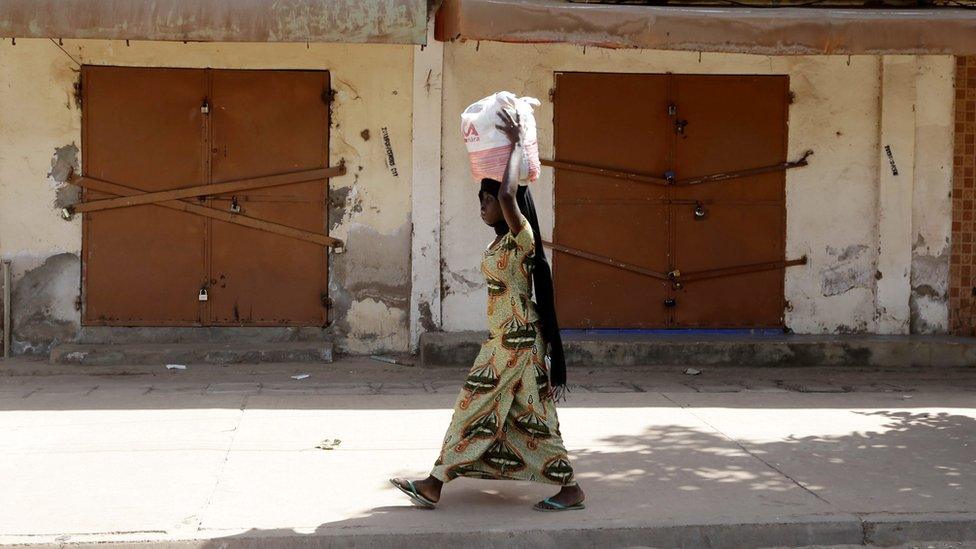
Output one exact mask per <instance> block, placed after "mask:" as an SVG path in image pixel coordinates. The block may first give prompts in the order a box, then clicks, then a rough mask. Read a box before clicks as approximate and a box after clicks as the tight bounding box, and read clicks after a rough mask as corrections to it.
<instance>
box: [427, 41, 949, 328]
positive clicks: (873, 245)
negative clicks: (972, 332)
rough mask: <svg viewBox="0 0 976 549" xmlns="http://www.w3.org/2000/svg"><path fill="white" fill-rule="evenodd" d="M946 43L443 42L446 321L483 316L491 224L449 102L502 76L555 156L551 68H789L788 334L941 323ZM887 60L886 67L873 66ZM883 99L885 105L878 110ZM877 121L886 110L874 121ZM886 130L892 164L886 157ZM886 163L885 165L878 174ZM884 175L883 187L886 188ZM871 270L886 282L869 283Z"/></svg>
mask: <svg viewBox="0 0 976 549" xmlns="http://www.w3.org/2000/svg"><path fill="white" fill-rule="evenodd" d="M953 70H954V69H953V60H952V58H951V57H947V56H941V57H914V56H910V57H905V58H898V59H887V58H883V57H878V56H853V57H847V56H793V57H766V56H756V55H737V54H719V53H704V54H701V55H699V54H698V53H681V52H657V51H639V50H606V49H597V48H590V49H587V50H583V49H581V48H579V47H574V46H568V45H512V44H500V43H481V44H476V43H460V42H459V43H450V44H447V45H446V47H445V53H444V82H443V95H444V110H443V135H442V142H443V151H444V153H443V178H442V203H443V210H442V212H441V242H442V246H441V249H442V252H441V253H442V262H443V265H444V268H443V271H442V288H443V295H442V300H443V301H442V313H443V328H444V330H447V331H454V330H476V329H483V328H484V322H485V320H484V310H483V309H484V307H483V302H484V299H485V296H484V293H485V290H484V285H483V281H482V277H481V274H480V272H479V269H478V262H479V259H480V253H481V252H480V250H482V249H483V246H484V244H485V242H486V241H487V240H490V238H491V234H490V232H489V231H488V230H486V229H485V227H483V226H482V224H481V223H480V221H478V217H477V208H478V206H477V203H476V200H475V198H474V188H475V185H474V183H473V182H472V181H471V178H470V172H469V169H468V166H467V160H466V157H465V152H464V146H463V143H462V141H461V139H460V137H459V129H458V126H459V113H460V112H461V111H462V110H463V109H464V108H465V107H466V106H467V105H468V104H470V103H471V102H473V101H475V100H477V99H480V98H481V97H484V96H486V95H488V94H490V93H492V92H494V91H498V90H502V89H507V90H511V91H514V92H516V93H518V94H520V95H528V96H535V97H538V98H540V99H541V100H542V106H541V107H540V108H539V109H538V111H537V112H536V119H537V123H538V126H539V141H540V151H541V155H542V156H543V157H548V158H551V157H552V156H553V142H552V139H553V126H552V120H553V110H552V103H551V101H549V99H548V94H549V90H550V89H551V88H552V87H553V85H554V73H555V72H557V71H593V72H629V73H664V72H675V73H701V74H787V75H789V76H790V87H791V90H792V91H793V92H794V94H795V101H794V102H793V104H792V105H791V106H790V113H789V119H790V126H789V157H790V158H791V159H794V158H797V157H799V156H800V155H801V154H802V152H803V151H804V150H806V149H813V150H815V151H816V154H815V156H813V157H812V158H811V161H810V166H808V167H806V168H803V169H798V170H791V171H789V172H787V178H786V195H787V257H788V258H795V257H799V256H801V255H804V254H805V255H807V256H808V258H809V264H808V265H806V266H801V267H793V268H790V269H787V271H786V286H785V288H786V298H787V300H788V303H789V306H788V310H787V313H786V323H787V325H788V326H789V327H790V328H792V329H793V330H795V331H796V332H798V333H847V332H880V333H908V332H909V330H914V331H916V332H942V331H945V329H946V323H947V320H946V319H947V308H946V297H947V295H946V294H947V287H946V280H947V277H948V254H947V249H948V248H947V246H948V238H947V237H948V229H949V189H950V187H951V166H952V163H951V161H952V158H951V140H952V127H953V126H952V122H953V120H952V111H951V107H952V80H953V78H952V77H953ZM886 71H887V76H886ZM883 112H884V113H885V116H882V114H883ZM883 122H884V124H883ZM885 144H893V146H892V148H893V155H894V158H895V161H896V163H897V166H898V169H899V173H898V175H897V176H895V175H893V174H892V173H891V171H890V166H889V163H888V158H887V154H886V152H885V150H884V145H885ZM885 174H887V175H885ZM883 184H884V186H883ZM535 185H536V186H537V190H536V192H535V196H536V199H537V202H538V204H537V205H538V207H539V210H540V223H541V225H542V231H543V233H544V236H545V237H547V238H548V237H550V236H551V228H552V223H553V218H552V217H553V216H552V212H553V182H552V171H551V170H550V169H543V175H542V177H541V178H540V180H539V181H538V182H536V183H535ZM879 280H884V281H885V284H888V282H889V281H891V284H889V285H888V286H885V285H884V284H883V285H882V286H881V287H880V288H879Z"/></svg>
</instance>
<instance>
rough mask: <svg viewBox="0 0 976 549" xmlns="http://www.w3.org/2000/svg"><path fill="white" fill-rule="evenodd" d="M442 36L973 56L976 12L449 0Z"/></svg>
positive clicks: (440, 22)
mask: <svg viewBox="0 0 976 549" xmlns="http://www.w3.org/2000/svg"><path fill="white" fill-rule="evenodd" d="M436 36H437V39H438V40H455V39H460V40H494V41H500V42H523V43H539V42H562V43H570V44H577V45H591V46H602V47H608V48H646V49H658V50H685V51H711V52H737V53H754V54H764V55H800V54H955V55H971V54H976V10H971V9H962V8H951V9H950V8H937V9H841V8H745V7H734V6H733V7H713V6H709V7H704V6H703V7H691V6H688V7H686V6H641V5H633V4H629V5H628V4H592V3H573V2H567V1H564V0H445V1H444V3H443V5H442V6H441V9H440V11H439V12H438V14H437V26H436Z"/></svg>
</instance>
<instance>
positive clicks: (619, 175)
mask: <svg viewBox="0 0 976 549" xmlns="http://www.w3.org/2000/svg"><path fill="white" fill-rule="evenodd" d="M812 155H813V151H812V150H807V151H805V152H804V153H803V156H802V157H800V159H799V160H794V161H792V162H780V163H779V164H773V165H771V166H762V167H759V168H749V169H746V170H733V171H728V172H721V173H716V174H712V175H703V176H701V177H691V178H688V179H673V178H669V177H655V176H652V175H648V174H643V173H636V172H628V171H623V170H614V169H610V168H600V167H597V166H587V165H585V164H576V163H573V162H562V161H559V160H548V159H542V160H540V162H541V163H542V165H543V166H549V167H552V168H558V169H562V170H567V171H571V172H579V173H588V174H592V175H599V176H603V177H612V178H614V179H623V180H626V181H636V182H638V183H650V184H652V185H658V186H661V187H667V186H670V185H675V186H687V185H700V184H702V183H714V182H716V181H727V180H729V179H738V178H741V177H749V176H751V175H759V174H763V173H770V172H778V171H784V170H789V169H792V168H799V167H802V166H806V165H807V158H809V157H810V156H812Z"/></svg>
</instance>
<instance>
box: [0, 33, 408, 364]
mask: <svg viewBox="0 0 976 549" xmlns="http://www.w3.org/2000/svg"><path fill="white" fill-rule="evenodd" d="M63 47H64V50H65V51H64V52H63V51H61V49H59V48H58V46H57V44H55V43H54V42H52V41H49V40H42V39H33V40H29V39H21V40H17V42H16V45H14V44H13V43H12V41H11V40H9V39H5V40H0V256H2V257H4V258H11V259H12V260H13V267H14V277H15V285H14V287H15V290H14V291H15V298H14V300H13V301H14V314H15V318H16V320H15V323H20V324H17V328H15V331H14V332H15V337H16V338H17V339H18V340H19V341H20V344H19V349H15V350H20V351H23V350H29V349H28V348H36V349H38V350H43V349H44V348H45V347H46V346H48V345H49V344H50V342H51V341H53V340H55V339H63V338H66V337H68V336H69V335H70V334H72V333H74V332H75V331H76V330H77V327H78V324H79V313H78V312H77V311H76V310H75V306H74V302H75V299H76V297H77V296H78V293H79V279H80V275H79V272H80V271H79V261H78V254H79V251H80V246H81V224H80V221H79V220H75V221H71V222H66V221H63V220H61V219H60V218H59V216H58V212H57V209H56V207H55V206H56V205H57V204H59V203H63V202H66V201H67V202H70V200H71V196H70V194H71V192H72V191H71V189H70V188H64V187H63V186H61V185H60V184H59V183H58V181H63V180H64V176H65V175H66V173H67V167H69V166H72V165H76V164H77V162H78V161H79V159H80V154H79V153H78V148H79V147H80V146H81V113H80V111H79V107H78V105H77V104H76V102H75V99H74V96H73V93H74V84H75V82H76V81H77V78H78V73H77V69H78V65H77V63H89V64H104V65H131V66H151V67H213V68H251V69H283V68H290V69H326V70H329V71H331V78H332V87H333V89H334V90H335V92H336V93H335V102H334V105H333V119H332V124H333V129H332V132H331V141H330V149H331V150H330V158H331V159H332V161H333V162H338V160H339V159H340V158H343V159H345V160H346V162H347V166H348V167H349V173H348V174H347V175H346V176H343V177H340V178H336V179H333V180H332V181H331V185H330V187H331V189H330V204H329V208H330V224H331V227H330V233H331V234H332V235H334V236H336V237H338V238H341V239H344V240H346V242H347V247H346V249H347V251H346V253H345V254H341V255H333V256H332V259H331V269H330V278H331V280H330V292H331V295H332V297H333V299H334V300H335V309H334V311H333V313H334V314H333V318H334V319H336V323H335V326H334V327H333V329H334V330H335V332H336V334H337V336H338V338H337V343H338V344H339V347H340V349H342V350H345V351H349V352H357V353H358V352H378V351H384V350H395V351H402V350H406V349H407V348H408V346H409V341H408V309H409V298H410V246H411V231H410V187H411V174H412V167H411V163H412V157H411V108H412V84H413V75H412V71H411V66H412V56H413V47H411V46H392V45H332V44H311V45H306V44H227V43H188V44H183V43H163V42H131V43H130V44H129V45H127V44H126V43H125V42H124V41H103V40H65V41H64V46H63ZM65 52H66V53H65ZM69 55H70V56H71V57H73V58H74V60H72V59H70V58H69ZM76 62H77V63H76ZM366 130H368V132H366ZM384 135H388V136H389V142H390V145H391V147H392V152H393V157H394V159H395V162H396V166H395V167H396V170H395V174H394V170H392V169H391V168H390V167H389V166H388V165H387V153H386V146H385V139H384ZM59 254H67V256H65V255H59ZM71 258H73V259H71ZM39 267H40V269H39ZM35 283H37V284H40V285H41V287H43V288H44V291H43V292H39V291H32V290H31V289H30V288H29V287H28V286H25V284H35ZM38 323H42V324H43V323H54V324H56V325H57V326H58V327H59V328H58V330H59V331H58V333H57V336H56V337H53V338H52V337H42V336H41V335H38V334H40V332H38V331H37V330H35V327H36V326H37V325H38Z"/></svg>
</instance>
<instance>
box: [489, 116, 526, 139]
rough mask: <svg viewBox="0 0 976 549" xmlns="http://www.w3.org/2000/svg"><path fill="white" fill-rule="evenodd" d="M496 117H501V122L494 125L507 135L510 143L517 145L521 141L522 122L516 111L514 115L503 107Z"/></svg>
mask: <svg viewBox="0 0 976 549" xmlns="http://www.w3.org/2000/svg"><path fill="white" fill-rule="evenodd" d="M498 118H501V120H502V123H501V124H497V125H496V126H495V127H496V128H498V129H499V130H500V131H501V132H502V133H504V134H505V136H506V137H508V140H509V141H511V142H512V145H518V144H519V143H520V142H521V141H522V124H521V123H520V120H519V114H518V111H515V115H514V116H512V113H510V112H508V111H507V110H504V109H503V110H502V112H500V113H498Z"/></svg>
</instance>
